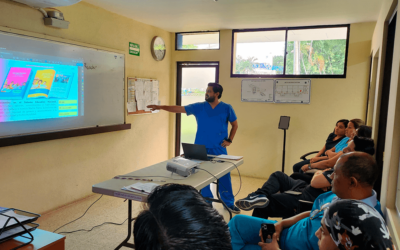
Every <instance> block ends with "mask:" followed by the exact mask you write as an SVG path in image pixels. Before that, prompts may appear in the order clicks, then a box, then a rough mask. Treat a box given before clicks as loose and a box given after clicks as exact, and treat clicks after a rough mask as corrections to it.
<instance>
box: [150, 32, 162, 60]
mask: <svg viewBox="0 0 400 250" xmlns="http://www.w3.org/2000/svg"><path fill="white" fill-rule="evenodd" d="M165 53H166V48H165V42H164V40H163V39H162V38H161V37H159V36H155V37H154V38H153V40H152V41H151V54H152V55H153V58H154V59H155V60H156V61H161V60H162V59H164V57H165Z"/></svg>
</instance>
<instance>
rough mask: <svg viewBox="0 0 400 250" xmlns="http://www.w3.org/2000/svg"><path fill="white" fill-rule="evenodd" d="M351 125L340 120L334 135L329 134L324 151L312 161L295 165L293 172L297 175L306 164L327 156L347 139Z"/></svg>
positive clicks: (347, 121) (346, 121)
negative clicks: (347, 132) (347, 130)
mask: <svg viewBox="0 0 400 250" xmlns="http://www.w3.org/2000/svg"><path fill="white" fill-rule="evenodd" d="M348 123H349V120H345V119H342V120H339V121H337V122H336V127H335V129H334V130H333V133H331V134H329V136H328V138H327V139H326V142H325V145H324V146H323V147H322V149H321V150H320V151H319V152H318V154H317V155H316V156H314V157H313V158H311V159H310V160H305V161H301V162H298V163H296V164H294V165H293V172H294V173H297V172H299V171H300V169H301V167H302V166H304V165H305V164H309V163H310V162H311V163H313V162H316V161H319V157H321V156H325V151H326V150H329V149H331V148H333V147H334V146H335V145H336V144H338V143H339V142H340V141H341V140H342V139H343V138H345V130H346V128H347V124H348Z"/></svg>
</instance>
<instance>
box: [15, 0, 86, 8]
mask: <svg viewBox="0 0 400 250" xmlns="http://www.w3.org/2000/svg"><path fill="white" fill-rule="evenodd" d="M12 1H14V2H18V3H23V4H26V5H29V6H32V7H35V8H49V7H61V6H69V5H73V4H76V3H79V2H80V1H81V0H12Z"/></svg>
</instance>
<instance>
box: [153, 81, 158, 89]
mask: <svg viewBox="0 0 400 250" xmlns="http://www.w3.org/2000/svg"><path fill="white" fill-rule="evenodd" d="M153 91H157V92H158V81H153Z"/></svg>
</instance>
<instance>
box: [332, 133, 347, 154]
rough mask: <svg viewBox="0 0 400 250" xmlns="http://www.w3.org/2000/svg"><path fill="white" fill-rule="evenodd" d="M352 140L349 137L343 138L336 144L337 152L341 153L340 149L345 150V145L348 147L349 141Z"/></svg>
mask: <svg viewBox="0 0 400 250" xmlns="http://www.w3.org/2000/svg"><path fill="white" fill-rule="evenodd" d="M349 140H350V138H349V137H345V138H343V139H342V140H341V141H340V142H339V143H338V144H336V146H335V153H339V152H340V151H343V149H344V148H345V147H347V142H348V141H349Z"/></svg>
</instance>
